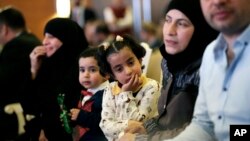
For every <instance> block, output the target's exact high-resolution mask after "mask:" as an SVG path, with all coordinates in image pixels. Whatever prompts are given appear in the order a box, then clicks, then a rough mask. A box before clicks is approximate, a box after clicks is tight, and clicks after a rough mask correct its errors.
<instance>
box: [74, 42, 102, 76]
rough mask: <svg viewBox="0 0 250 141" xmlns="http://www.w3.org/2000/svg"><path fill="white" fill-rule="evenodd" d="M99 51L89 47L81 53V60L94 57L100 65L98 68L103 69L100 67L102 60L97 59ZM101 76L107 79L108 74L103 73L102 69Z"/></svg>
mask: <svg viewBox="0 0 250 141" xmlns="http://www.w3.org/2000/svg"><path fill="white" fill-rule="evenodd" d="M97 51H98V48H97V47H88V48H87V49H85V50H84V51H83V52H81V54H80V55H79V60H80V59H81V58H88V57H93V58H94V59H95V60H96V61H97V64H98V67H99V68H101V67H100V66H99V65H100V60H99V59H98V57H97ZM100 74H101V75H102V76H103V77H105V76H106V73H105V72H103V71H102V70H101V69H100Z"/></svg>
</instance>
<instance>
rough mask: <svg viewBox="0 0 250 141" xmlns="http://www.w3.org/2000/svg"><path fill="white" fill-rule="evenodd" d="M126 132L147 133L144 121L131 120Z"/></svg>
mask: <svg viewBox="0 0 250 141" xmlns="http://www.w3.org/2000/svg"><path fill="white" fill-rule="evenodd" d="M124 132H125V133H132V134H134V133H139V134H145V133H146V129H145V128H144V126H143V124H142V122H139V121H135V120H129V122H128V127H127V128H126V129H125V130H124Z"/></svg>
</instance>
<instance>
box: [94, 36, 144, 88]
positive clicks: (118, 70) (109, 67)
mask: <svg viewBox="0 0 250 141" xmlns="http://www.w3.org/2000/svg"><path fill="white" fill-rule="evenodd" d="M98 53H99V55H98V56H99V59H100V60H101V61H100V62H101V64H100V66H101V69H102V71H103V72H107V73H108V74H110V75H111V76H112V78H113V79H114V80H117V81H119V82H120V83H121V84H125V83H127V82H128V81H129V80H130V78H131V77H132V76H133V75H138V76H141V73H142V65H141V63H142V58H143V57H144V56H145V54H146V50H145V49H144V48H143V47H142V46H141V45H140V44H138V43H137V42H136V41H135V40H134V39H133V38H132V37H130V36H129V35H124V36H117V37H116V39H115V40H114V41H113V42H112V43H107V44H103V45H101V46H100V47H99V50H98Z"/></svg>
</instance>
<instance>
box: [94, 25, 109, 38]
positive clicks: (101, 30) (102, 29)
mask: <svg viewBox="0 0 250 141" xmlns="http://www.w3.org/2000/svg"><path fill="white" fill-rule="evenodd" d="M96 33H103V34H105V35H109V34H110V30H109V28H108V25H107V24H106V23H99V24H97V26H96Z"/></svg>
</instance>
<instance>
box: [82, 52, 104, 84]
mask: <svg viewBox="0 0 250 141" xmlns="http://www.w3.org/2000/svg"><path fill="white" fill-rule="evenodd" d="M104 81H106V79H105V78H104V77H103V76H102V75H101V74H100V70H99V66H98V65H97V61H96V60H95V58H94V57H86V58H80V60H79V82H80V84H81V85H82V86H83V87H85V88H86V89H89V88H90V89H93V88H97V87H98V86H99V85H100V84H102V83H103V82H104Z"/></svg>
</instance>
